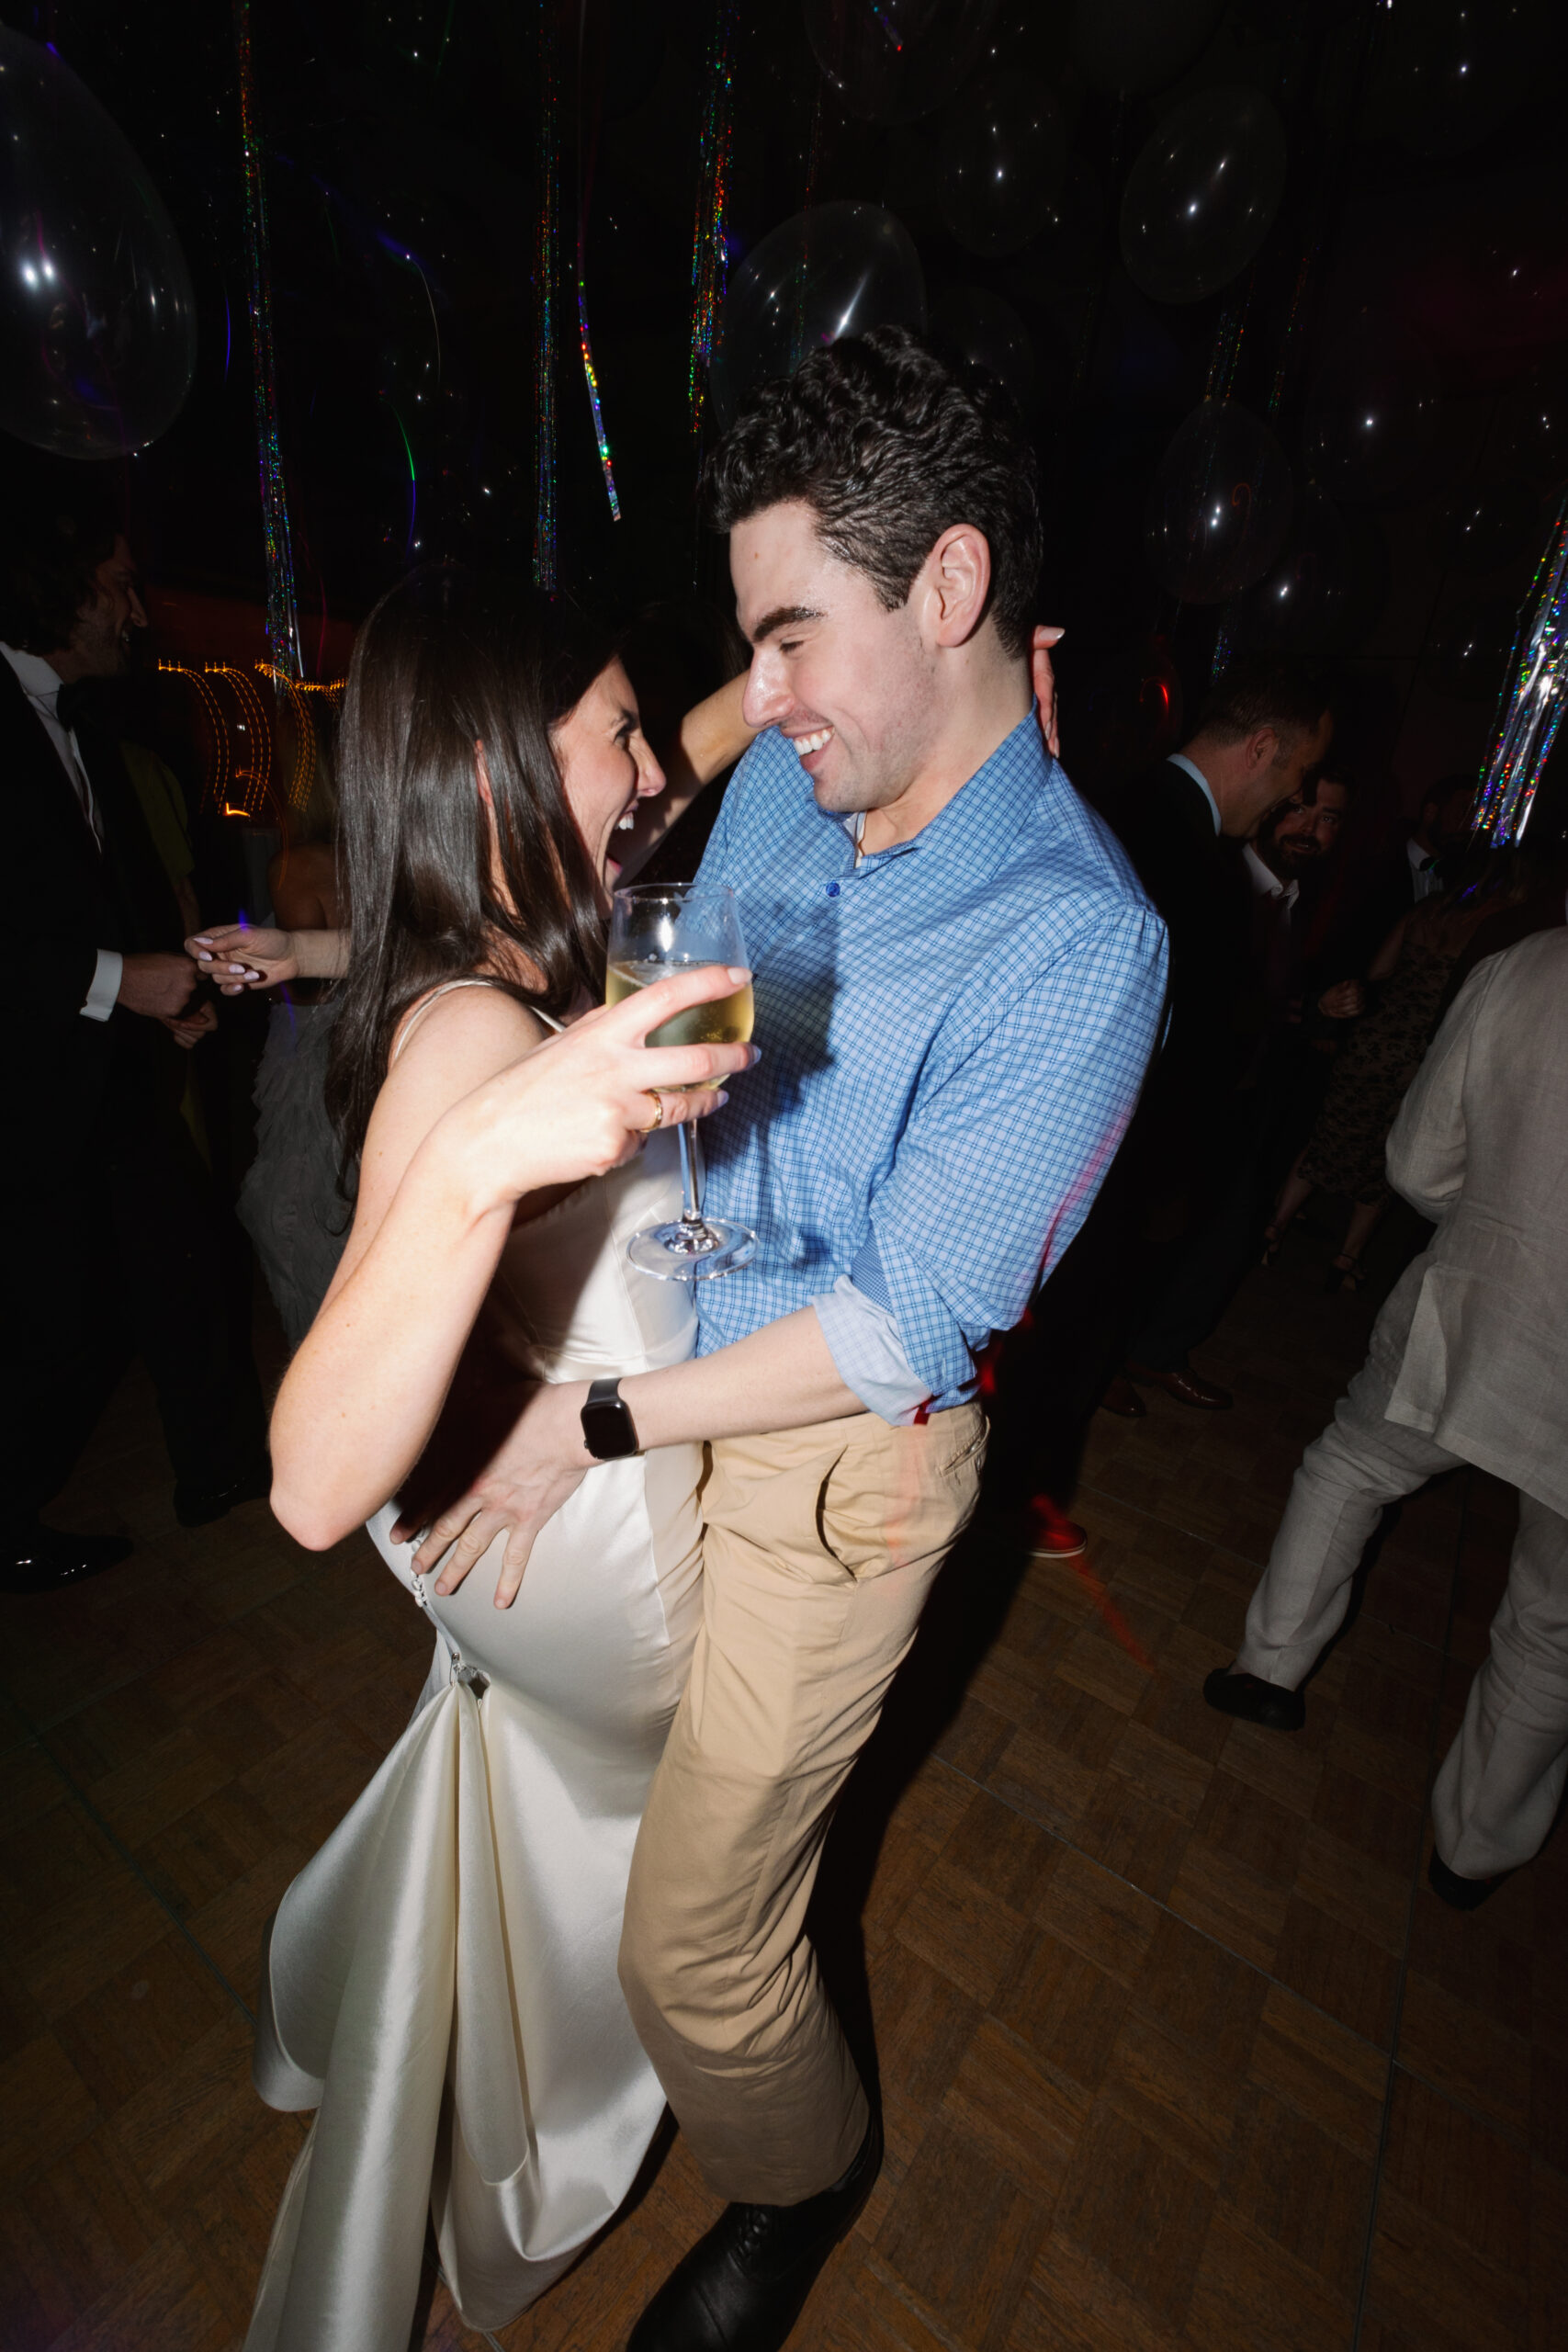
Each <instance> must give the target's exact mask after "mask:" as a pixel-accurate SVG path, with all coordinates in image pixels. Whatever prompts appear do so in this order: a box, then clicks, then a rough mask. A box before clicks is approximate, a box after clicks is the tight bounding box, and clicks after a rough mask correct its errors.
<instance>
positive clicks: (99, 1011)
mask: <svg viewBox="0 0 1568 2352" xmlns="http://www.w3.org/2000/svg"><path fill="white" fill-rule="evenodd" d="M124 971H125V958H124V956H122V955H121V954H120V952H119V950H118V947H100V948H99V950H98V962H97V968H96V971H95V972H94V974H93V985H92V987H91V988H90V989H88V990H87V995H86V1000H85V1003H84V1004H83V1007H82V1018H83V1020H84V1021H107V1019H108V1017H109V1014H110V1013H111V1012H113V1011H114V1009H115V1004H116V1001H117V1000H118V996H119V984H120V979H121V978H122V976H123V974H124Z"/></svg>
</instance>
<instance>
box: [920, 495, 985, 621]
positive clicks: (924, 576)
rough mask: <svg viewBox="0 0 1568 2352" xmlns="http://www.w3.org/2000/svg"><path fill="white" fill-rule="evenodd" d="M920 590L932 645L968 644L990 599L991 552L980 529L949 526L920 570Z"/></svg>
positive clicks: (961, 525) (954, 524) (965, 525)
mask: <svg viewBox="0 0 1568 2352" xmlns="http://www.w3.org/2000/svg"><path fill="white" fill-rule="evenodd" d="M918 584H919V586H920V587H921V588H922V589H923V592H924V594H923V606H924V612H923V617H924V620H925V625H926V629H927V632H928V634H929V635H930V637H931V642H932V643H933V644H936V645H964V644H967V642H968V640H969V639H970V638H972V637H973V636H974V634H975V632H976V629H977V628H979V626H980V623H981V622H982V620H984V618H985V616H986V603H987V598H988V597H989V595H990V593H991V549H990V545H989V543H988V541H987V537H986V534H985V533H984V531H982V530H981V529H980V528H979V526H978V525H977V524H974V523H953V524H950V525H949V526H948V527H947V529H946V530H945V531H944V532H943V533H942V537H941V538H940V539H938V541H937V543H936V545H935V547H934V548H932V549H931V553H930V555H929V556H927V558H926V560H925V562H924V563H923V564H922V565H921V567H920V579H919V583H918Z"/></svg>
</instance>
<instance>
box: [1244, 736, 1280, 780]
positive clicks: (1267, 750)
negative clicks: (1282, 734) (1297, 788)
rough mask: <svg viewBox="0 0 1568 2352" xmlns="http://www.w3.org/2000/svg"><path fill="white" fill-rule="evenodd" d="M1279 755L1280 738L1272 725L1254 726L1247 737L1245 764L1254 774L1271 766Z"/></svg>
mask: <svg viewBox="0 0 1568 2352" xmlns="http://www.w3.org/2000/svg"><path fill="white" fill-rule="evenodd" d="M1279 756H1280V738H1279V735H1278V733H1277V732H1276V730H1275V729H1273V728H1272V727H1255V728H1254V729H1253V730H1252V732H1251V734H1250V735H1249V736H1248V737H1247V766H1248V768H1249V769H1250V770H1251V772H1252V774H1253V775H1258V773H1259V771H1260V770H1261V769H1263V768H1271V767H1272V766H1273V764H1274V763H1275V761H1276V760H1277V759H1278V758H1279Z"/></svg>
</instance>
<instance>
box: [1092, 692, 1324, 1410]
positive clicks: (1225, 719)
mask: <svg viewBox="0 0 1568 2352" xmlns="http://www.w3.org/2000/svg"><path fill="white" fill-rule="evenodd" d="M1332 734H1333V718H1332V714H1331V712H1330V710H1329V707H1328V694H1327V690H1326V687H1325V685H1324V684H1323V683H1322V682H1321V680H1319V679H1317V678H1316V677H1314V675H1313V674H1312V673H1310V672H1307V671H1304V670H1302V669H1299V668H1297V667H1296V666H1295V665H1293V664H1292V663H1289V662H1280V661H1270V660H1266V659H1253V660H1250V661H1246V662H1236V663H1235V664H1234V665H1233V666H1232V667H1231V669H1229V670H1228V671H1226V672H1225V673H1224V675H1223V676H1222V677H1221V678H1220V680H1219V681H1218V682H1217V684H1215V686H1214V688H1213V691H1212V693H1211V695H1210V697H1209V699H1208V701H1207V703H1206V704H1205V705H1204V707H1203V711H1202V715H1201V720H1200V724H1199V727H1198V730H1197V732H1196V734H1194V735H1193V736H1192V738H1191V739H1190V741H1189V742H1188V743H1187V744H1186V745H1185V746H1184V747H1183V749H1182V750H1181V751H1179V752H1175V753H1174V754H1173V755H1172V756H1171V758H1169V759H1168V760H1166V761H1163V762H1162V763H1160V765H1159V766H1158V767H1157V768H1156V769H1155V770H1153V771H1152V772H1151V774H1150V775H1148V776H1147V777H1145V780H1144V783H1143V785H1142V786H1141V787H1137V788H1134V792H1133V793H1132V794H1131V795H1130V796H1129V798H1128V801H1127V803H1126V805H1125V808H1124V810H1123V813H1122V818H1121V820H1120V825H1119V830H1120V831H1121V834H1122V842H1123V843H1124V845H1125V847H1126V849H1127V850H1128V852H1129V854H1131V856H1132V859H1133V863H1134V865H1135V866H1136V867H1137V869H1138V873H1139V875H1140V876H1141V878H1142V880H1143V883H1144V886H1145V888H1146V889H1147V891H1148V893H1149V896H1150V897H1151V898H1152V899H1153V900H1154V902H1155V905H1156V907H1157V908H1158V910H1159V911H1160V913H1161V914H1162V915H1163V916H1164V918H1165V921H1166V925H1167V929H1168V933H1169V938H1170V998H1169V1006H1170V1025H1169V1030H1168V1035H1167V1038H1166V1044H1165V1048H1164V1051H1163V1052H1162V1054H1161V1056H1160V1058H1159V1061H1158V1063H1157V1064H1156V1069H1155V1071H1154V1073H1153V1075H1152V1077H1151V1078H1150V1080H1149V1083H1148V1086H1147V1088H1146V1089H1145V1097H1144V1102H1143V1104H1142V1106H1141V1107H1140V1110H1139V1113H1138V1117H1137V1119H1136V1121H1135V1122H1134V1128H1133V1131H1132V1133H1131V1134H1130V1135H1129V1136H1128V1138H1127V1142H1126V1144H1125V1145H1124V1146H1123V1148H1122V1156H1123V1158H1124V1159H1127V1161H1128V1181H1129V1183H1130V1191H1129V1193H1128V1195H1127V1197H1126V1199H1125V1200H1124V1201H1123V1203H1122V1205H1121V1207H1120V1209H1119V1210H1118V1211H1116V1212H1115V1213H1116V1214H1119V1215H1121V1216H1129V1214H1130V1215H1131V1217H1132V1219H1133V1221H1134V1229H1135V1230H1136V1232H1137V1233H1138V1235H1139V1238H1141V1240H1142V1243H1143V1248H1142V1250H1141V1253H1140V1258H1139V1262H1138V1265H1137V1271H1136V1274H1135V1278H1134V1297H1133V1299H1132V1300H1131V1302H1130V1307H1131V1318H1130V1319H1131V1330H1132V1336H1131V1339H1130V1340H1129V1341H1128V1342H1127V1346H1126V1372H1127V1374H1128V1375H1130V1377H1131V1379H1132V1380H1134V1381H1137V1382H1141V1383H1145V1384H1148V1385H1155V1386H1157V1387H1160V1388H1163V1389H1165V1390H1166V1391H1167V1392H1168V1394H1169V1395H1170V1396H1172V1397H1175V1398H1176V1399H1177V1400H1178V1402H1179V1403H1180V1404H1184V1405H1192V1406H1197V1407H1201V1408H1207V1409H1209V1410H1215V1409H1223V1408H1225V1407H1227V1406H1228V1405H1229V1404H1230V1402H1231V1398H1230V1396H1229V1393H1228V1392H1227V1391H1226V1390H1225V1389H1224V1388H1221V1387H1220V1386H1218V1385H1217V1384H1216V1383H1214V1382H1213V1381H1210V1380H1205V1379H1204V1378H1203V1377H1202V1375H1201V1374H1199V1373H1197V1372H1195V1371H1194V1370H1193V1369H1192V1365H1191V1363H1190V1350H1191V1349H1192V1348H1193V1347H1194V1346H1196V1344H1197V1343H1198V1341H1199V1340H1201V1339H1202V1338H1204V1337H1205V1335H1206V1334H1207V1332H1208V1331H1209V1329H1211V1327H1212V1325H1213V1318H1214V1316H1215V1314H1216V1313H1217V1312H1218V1306H1219V1305H1220V1304H1223V1301H1224V1290H1225V1284H1226V1282H1227V1279H1228V1272H1229V1266H1230V1259H1231V1254H1232V1249H1233V1242H1232V1236H1231V1232H1230V1228H1229V1223H1228V1219H1227V1216H1226V1211H1227V1210H1228V1206H1229V1192H1230V1181H1229V1180H1230V1174H1231V1170H1232V1169H1233V1167H1234V1165H1235V1157H1236V1152H1237V1149H1238V1146H1239V1144H1240V1140H1241V1138H1240V1134H1239V1127H1240V1124H1241V1120H1242V1115H1243V1110H1244V1106H1243V1105H1242V1103H1241V1101H1240V1087H1241V1083H1242V1080H1243V1079H1244V1077H1245V1076H1246V1074H1247V1060H1248V1043H1249V1041H1248V1038H1247V1023H1246V1021H1245V1018H1244V1016H1243V1014H1242V1011H1241V1008H1242V1007H1243V1006H1244V1004H1245V1002H1246V1001H1247V997H1248V995H1249V993H1251V992H1252V989H1253V972H1254V966H1253V956H1254V936H1255V935H1254V931H1253V925H1252V917H1251V909H1250V905H1249V894H1248V890H1247V871H1246V867H1245V865H1244V863H1243V858H1242V853H1241V844H1242V843H1244V842H1248V841H1250V840H1251V839H1252V838H1253V836H1255V835H1256V834H1257V833H1258V831H1259V829H1260V828H1261V826H1262V825H1263V823H1264V820H1265V819H1266V818H1268V816H1269V813H1270V811H1271V810H1273V809H1277V808H1279V807H1280V804H1281V803H1288V802H1290V801H1292V800H1300V799H1303V789H1302V788H1303V784H1304V782H1305V780H1306V778H1307V777H1308V775H1310V774H1311V773H1312V772H1313V771H1314V769H1315V768H1316V767H1317V765H1318V763H1320V761H1321V760H1322V759H1323V757H1324V755H1325V752H1327V749H1328V745H1329V741H1330V738H1331V736H1332ZM1303 805H1304V803H1303ZM1327 814H1328V812H1327V811H1325V819H1326V816H1327ZM1317 822H1318V820H1314V824H1313V826H1312V827H1311V828H1309V829H1308V830H1309V831H1313V832H1314V833H1315V829H1316V824H1317ZM1304 838H1305V836H1304V835H1303V843H1304ZM1300 854H1301V855H1303V856H1304V855H1305V854H1306V853H1305V851H1304V846H1303V849H1302V851H1301V853H1300ZM1125 1389H1126V1384H1125V1381H1122V1383H1120V1384H1118V1385H1117V1387H1116V1389H1115V1390H1114V1391H1113V1394H1112V1398H1111V1402H1112V1409H1117V1408H1120V1409H1122V1410H1123V1411H1126V1410H1128V1409H1132V1410H1134V1411H1136V1410H1137V1409H1138V1404H1137V1400H1136V1398H1135V1397H1132V1398H1129V1397H1127V1395H1126V1393H1125Z"/></svg>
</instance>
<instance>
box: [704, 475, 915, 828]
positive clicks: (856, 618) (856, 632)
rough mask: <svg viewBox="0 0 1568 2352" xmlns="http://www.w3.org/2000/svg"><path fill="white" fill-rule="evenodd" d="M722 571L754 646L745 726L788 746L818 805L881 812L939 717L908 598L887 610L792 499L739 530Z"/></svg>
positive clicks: (841, 811)
mask: <svg viewBox="0 0 1568 2352" xmlns="http://www.w3.org/2000/svg"><path fill="white" fill-rule="evenodd" d="M729 566H730V572H731V576H732V577H733V579H734V582H735V596H736V606H737V615H738V617H739V623H740V626H741V628H742V629H743V630H744V631H745V634H746V636H747V638H748V639H749V640H750V645H751V648H752V652H751V668H750V675H749V676H748V678H747V681H746V696H745V703H744V709H745V715H746V721H747V724H748V725H749V726H751V727H759V728H761V727H776V728H778V729H780V730H781V731H782V732H783V733H784V735H785V736H786V737H787V738H788V739H789V741H791V742H792V743H793V744H794V745H795V752H796V756H797V757H798V758H799V760H800V763H801V765H802V767H803V768H804V769H805V770H806V772H807V775H809V776H810V778H811V788H812V791H813V792H814V793H815V795H816V797H817V802H818V807H819V808H822V809H831V810H833V811H834V812H835V813H836V814H838V815H840V816H844V815H848V814H849V813H850V812H851V811H852V810H853V809H883V808H886V807H887V806H888V805H889V804H890V803H891V802H893V801H895V800H897V798H898V797H900V795H901V794H902V793H903V792H904V791H905V790H906V788H907V787H908V784H909V781H910V778H911V777H912V776H913V775H915V773H916V771H917V770H918V768H919V763H920V759H921V757H922V755H923V753H924V751H925V749H926V746H927V745H928V743H929V742H930V741H931V737H932V734H933V731H934V729H935V726H936V721H937V664H936V661H935V658H934V649H932V648H930V647H927V646H926V645H924V644H923V643H922V641H921V638H920V633H919V626H918V624H917V622H916V619H915V616H914V614H913V611H912V609H911V605H912V602H913V600H912V599H910V600H907V601H906V602H905V603H904V604H902V605H898V606H897V607H896V608H895V610H894V611H892V612H888V611H887V610H886V607H885V606H884V605H883V604H882V603H881V600H880V599H879V597H878V595H877V594H876V591H875V589H874V587H873V585H872V583H871V582H870V580H869V579H868V578H867V576H866V574H865V573H864V572H863V571H856V570H855V568H854V567H853V565H852V564H847V563H844V562H842V561H841V560H840V558H839V557H837V556H835V555H833V554H831V553H830V552H829V549H828V548H825V547H824V546H823V544H822V541H821V539H820V537H818V530H817V517H816V515H815V514H814V513H813V511H812V509H811V508H810V507H809V506H807V504H806V503H805V502H804V501H803V500H799V499H785V500H784V501H782V502H781V503H779V504H777V505H774V506H767V507H764V508H763V509H762V510H761V513H760V514H756V515H748V516H747V518H746V519H745V521H744V522H740V523H737V524H736V526H735V527H734V529H733V530H732V531H731V533H730V536H729Z"/></svg>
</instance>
